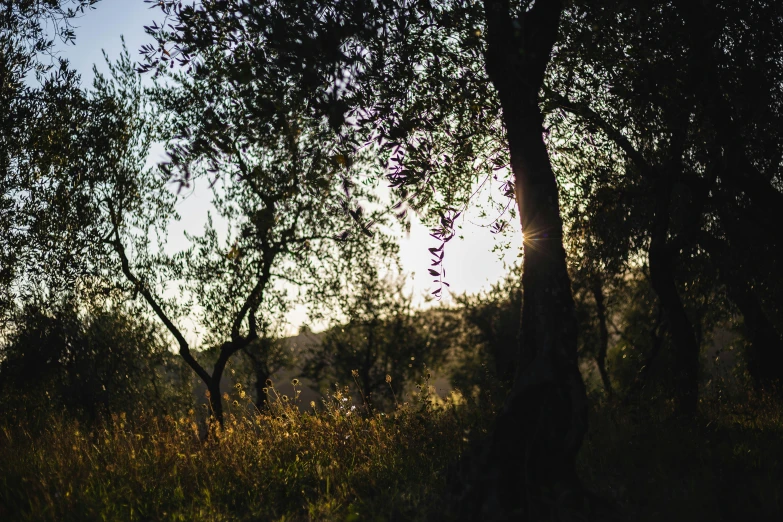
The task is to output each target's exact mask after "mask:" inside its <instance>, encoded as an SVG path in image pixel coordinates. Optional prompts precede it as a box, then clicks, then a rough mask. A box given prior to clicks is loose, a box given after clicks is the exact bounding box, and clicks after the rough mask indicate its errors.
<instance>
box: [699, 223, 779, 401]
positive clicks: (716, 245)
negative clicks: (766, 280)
mask: <svg viewBox="0 0 783 522" xmlns="http://www.w3.org/2000/svg"><path fill="white" fill-rule="evenodd" d="M733 232H735V230H733V229H732V228H729V238H730V239H732V235H733V234H732V233H733ZM701 244H702V245H703V246H704V247H705V249H706V250H707V252H708V253H709V254H710V257H711V258H712V259H714V260H715V261H716V262H717V263H718V266H719V267H720V279H721V281H722V282H723V284H724V285H726V290H727V293H728V296H729V299H731V301H732V302H733V303H734V304H735V305H736V306H737V308H738V309H739V311H740V313H741V314H742V317H743V318H744V321H745V336H746V338H747V340H748V341H749V345H748V346H747V348H746V352H745V357H746V362H747V365H748V373H750V376H751V378H752V379H753V384H754V386H755V387H756V390H762V389H775V390H776V392H777V393H778V394H779V395H781V396H783V389H781V384H783V336H781V334H780V332H779V331H778V330H777V329H776V328H775V326H774V325H773V324H772V321H770V319H769V316H768V314H767V312H766V311H765V310H764V307H763V306H762V303H761V300H760V299H759V296H758V295H757V294H756V292H754V291H753V289H752V285H753V278H752V277H748V275H749V274H748V273H749V272H750V271H751V270H749V269H748V268H747V267H746V266H744V265H745V264H746V263H743V262H741V261H739V260H738V259H737V258H736V256H737V252H735V251H736V250H737V248H736V247H734V248H732V247H730V246H729V244H727V243H726V242H724V241H722V240H719V239H716V238H713V237H704V238H703V239H702V241H701ZM749 261H751V262H749V263H747V264H749V265H751V266H755V263H754V262H752V260H749Z"/></svg>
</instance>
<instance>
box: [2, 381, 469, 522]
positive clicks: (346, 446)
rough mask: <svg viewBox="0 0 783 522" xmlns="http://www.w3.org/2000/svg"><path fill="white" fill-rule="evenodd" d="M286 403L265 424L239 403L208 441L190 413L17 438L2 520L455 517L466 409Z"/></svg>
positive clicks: (272, 408) (8, 436)
mask: <svg viewBox="0 0 783 522" xmlns="http://www.w3.org/2000/svg"><path fill="white" fill-rule="evenodd" d="M269 392H270V394H271V395H273V398H274V396H275V395H276V392H275V390H274V389H270V390H269ZM425 395H426V394H425ZM279 399H280V400H273V401H272V400H270V401H269V403H268V404H269V405H268V407H267V408H265V409H264V411H262V412H259V411H257V410H255V408H254V407H252V405H251V404H250V403H249V401H248V400H247V397H246V396H245V394H244V393H243V392H242V390H238V393H237V397H236V399H234V400H229V401H228V406H229V411H228V413H227V415H226V420H225V423H224V426H223V427H222V428H221V427H219V426H218V425H216V424H213V425H211V426H210V428H209V429H210V430H211V431H212V432H213V433H212V434H211V436H210V437H206V438H205V437H204V436H203V435H204V433H203V432H202V431H203V428H200V426H199V423H198V421H197V419H196V415H195V412H193V411H191V412H189V414H188V415H185V416H183V417H181V418H172V417H163V418H161V417H155V416H148V415H144V414H140V415H138V416H137V417H136V418H134V419H130V418H128V417H126V416H124V415H120V416H114V417H112V418H111V419H110V420H109V421H107V422H105V423H103V424H102V425H101V426H100V427H97V428H93V429H90V430H88V429H83V428H82V427H81V426H80V425H79V424H78V423H76V422H73V421H66V420H63V419H57V418H56V417H55V418H52V419H51V421H50V422H49V424H48V426H47V427H46V428H45V429H44V430H43V431H42V432H41V433H38V434H36V435H34V436H33V435H32V434H31V433H30V432H27V431H25V430H19V429H14V430H12V429H10V428H8V427H6V428H4V429H3V430H2V432H0V463H1V464H0V520H58V521H60V520H215V521H219V520H281V521H282V520H427V519H429V518H432V516H434V514H435V513H437V512H439V511H440V510H442V509H443V508H444V506H443V505H442V501H441V500H440V499H442V498H443V495H442V494H441V493H442V491H443V489H444V487H446V473H444V470H445V469H446V468H447V466H448V465H449V464H450V463H451V462H453V461H454V460H455V459H456V458H458V457H459V455H460V454H461V452H462V451H463V448H465V447H466V445H467V439H466V438H465V437H464V436H463V433H464V432H465V431H466V430H469V427H468V424H469V423H470V422H472V421H471V420H470V419H469V418H467V417H466V412H467V410H466V408H465V407H464V406H463V407H461V406H458V405H457V404H455V403H454V402H453V401H452V402H450V403H443V404H441V405H440V406H438V405H434V404H433V403H432V401H430V400H429V398H428V397H426V396H420V398H419V400H417V401H414V402H411V403H408V404H405V405H402V406H400V407H399V408H398V409H397V410H396V411H395V412H394V413H392V414H375V415H367V414H365V415H361V414H360V411H361V410H362V409H363V408H362V406H361V405H356V404H353V403H352V401H351V399H350V395H349V393H348V390H336V391H335V393H333V394H332V395H330V397H329V399H328V400H327V401H325V402H324V404H323V405H322V406H321V407H319V408H318V409H317V410H313V409H309V408H308V410H310V411H309V412H300V411H299V409H297V408H296V407H295V406H293V405H292V403H291V402H290V401H286V400H285V399H284V398H282V397H280V398H279ZM455 434H459V436H455Z"/></svg>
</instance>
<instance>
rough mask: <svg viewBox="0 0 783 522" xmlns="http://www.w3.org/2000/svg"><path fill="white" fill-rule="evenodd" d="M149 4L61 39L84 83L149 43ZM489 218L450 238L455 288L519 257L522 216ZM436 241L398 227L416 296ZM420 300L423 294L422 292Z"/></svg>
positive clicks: (138, 3) (294, 318)
mask: <svg viewBox="0 0 783 522" xmlns="http://www.w3.org/2000/svg"><path fill="white" fill-rule="evenodd" d="M149 5H150V4H145V3H144V2H143V0H101V1H100V2H99V3H98V4H97V5H96V9H95V10H92V11H89V12H88V13H86V14H85V16H84V17H82V18H81V19H79V20H77V21H75V23H74V25H75V26H76V45H72V46H71V45H69V46H67V47H66V46H64V45H60V46H59V49H61V51H62V53H61V56H63V57H65V58H67V59H68V60H70V62H71V64H72V66H73V67H74V68H75V69H76V70H77V71H79V72H80V73H81V74H82V81H83V83H84V84H85V85H88V84H89V83H90V82H91V81H92V76H93V75H92V66H93V64H96V65H97V66H98V69H101V70H105V64H104V59H103V55H102V50H105V51H106V53H107V54H108V55H109V58H110V59H116V58H117V57H118V56H119V54H120V53H121V51H122V42H121V39H120V37H121V35H124V36H125V41H126V44H127V46H128V50H129V51H130V55H131V58H132V59H137V58H138V56H139V55H138V49H139V48H140V47H141V45H143V44H145V43H151V42H150V39H149V37H147V35H146V34H145V33H144V26H145V25H150V24H151V23H152V21H153V20H157V21H158V22H159V23H160V21H161V15H160V11H159V10H158V9H150V8H149ZM208 190H209V189H208V188H207V187H206V186H201V187H199V186H197V187H196V189H195V191H194V193H193V194H191V195H190V196H189V197H187V198H186V199H185V198H183V199H182V201H180V203H179V204H178V209H179V212H180V214H181V216H182V220H181V221H180V223H178V224H177V225H176V226H174V227H172V230H171V233H170V235H169V247H170V248H171V250H172V251H176V250H180V249H182V248H184V247H185V245H186V242H185V238H184V235H183V232H184V230H189V231H193V232H195V231H198V230H199V228H201V227H203V224H204V222H205V220H206V213H207V211H208V209H209V201H210V197H209V192H208ZM488 221H491V219H490V220H487V219H480V218H478V217H477V216H476V215H475V214H474V215H471V214H468V216H467V218H466V219H464V220H463V219H460V220H459V223H461V224H462V229H461V230H460V232H459V233H460V234H461V235H463V236H464V239H462V240H460V239H458V238H455V239H454V240H452V241H451V242H450V243H449V244H448V246H447V251H446V257H445V262H444V267H445V269H446V275H447V279H446V280H447V282H448V283H449V284H450V285H451V292H453V293H454V294H461V293H463V292H469V293H475V292H478V291H480V290H482V289H485V288H488V287H489V286H490V285H491V284H492V283H494V282H496V281H498V280H499V279H501V278H502V277H503V276H504V275H505V273H506V269H505V268H504V265H505V266H510V265H511V264H512V263H513V262H514V261H515V259H516V258H517V255H518V253H519V248H520V246H521V243H522V241H521V234H520V233H519V223H518V221H514V222H512V223H510V225H511V226H512V227H513V228H512V229H511V230H510V232H509V233H508V234H507V237H505V238H503V237H500V238H498V237H496V236H494V235H493V234H491V233H490V232H489V230H488V229H487V228H481V227H479V226H476V225H474V224H471V222H473V223H487V222H488ZM510 228H511V227H510ZM503 241H510V244H511V248H509V249H507V250H506V251H505V252H504V253H503V254H499V253H495V252H492V250H493V247H495V246H496V245H497V244H498V243H500V242H503ZM433 246H438V243H437V242H436V241H435V240H434V239H432V238H431V237H430V236H429V231H428V229H427V228H425V227H424V226H422V225H421V224H420V223H419V222H418V221H414V223H413V226H412V228H411V233H410V236H409V237H405V236H404V234H402V233H400V254H401V260H402V265H403V269H404V271H405V272H406V273H409V274H413V273H415V276H413V277H411V279H410V281H411V285H412V288H413V290H414V293H415V294H416V295H417V296H423V295H426V294H428V293H429V291H431V290H432V289H433V288H434V287H431V285H432V283H431V279H432V278H431V277H429V275H428V274H427V269H428V268H429V265H430V255H429V252H428V251H427V248H429V247H433ZM449 300H450V296H449V295H448V294H445V295H444V301H446V302H448V301H449ZM418 302H419V303H421V302H423V300H422V299H421V298H419V300H418ZM306 320H307V317H306V313H305V311H304V310H303V309H297V310H295V311H294V312H292V313H291V314H290V315H289V317H288V322H289V323H290V327H289V332H293V331H295V330H296V329H297V328H298V327H299V325H301V324H302V323H304V322H306Z"/></svg>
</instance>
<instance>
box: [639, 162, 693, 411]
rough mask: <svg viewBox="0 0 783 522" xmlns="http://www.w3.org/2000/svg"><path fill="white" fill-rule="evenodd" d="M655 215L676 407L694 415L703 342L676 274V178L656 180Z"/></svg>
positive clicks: (656, 281)
mask: <svg viewBox="0 0 783 522" xmlns="http://www.w3.org/2000/svg"><path fill="white" fill-rule="evenodd" d="M655 185H656V186H655V216H654V221H653V227H652V234H651V238H650V251H649V262H650V280H651V282H652V287H653V290H655V293H656V294H657V295H658V299H659V300H660V305H661V308H662V309H663V311H664V314H665V315H666V318H667V322H668V325H669V332H670V333H671V336H672V344H673V345H674V365H675V367H674V376H675V388H676V389H675V394H676V395H675V401H676V402H675V408H676V410H677V413H678V414H680V415H684V416H693V415H695V414H696V411H697V409H698V400H699V343H698V341H697V340H696V334H695V332H694V330H693V326H692V324H691V321H690V319H689V318H688V315H687V313H686V311H685V306H684V304H683V302H682V300H681V299H680V295H679V293H678V292H677V283H676V281H675V278H674V259H673V258H674V253H673V252H672V248H671V245H670V244H669V242H668V239H667V237H668V234H669V212H670V201H671V195H672V187H673V184H672V180H671V178H670V177H669V176H668V175H666V174H661V175H660V177H659V178H658V179H656V182H655Z"/></svg>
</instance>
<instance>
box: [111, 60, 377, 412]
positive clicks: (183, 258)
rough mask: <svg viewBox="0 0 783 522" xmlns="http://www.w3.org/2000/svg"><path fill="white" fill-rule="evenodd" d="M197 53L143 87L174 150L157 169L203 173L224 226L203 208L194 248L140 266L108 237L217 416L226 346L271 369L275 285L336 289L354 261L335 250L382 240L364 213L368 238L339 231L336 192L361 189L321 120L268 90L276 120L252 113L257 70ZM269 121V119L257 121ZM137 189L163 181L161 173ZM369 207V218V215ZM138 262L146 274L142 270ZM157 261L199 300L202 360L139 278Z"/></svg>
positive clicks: (187, 179)
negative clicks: (243, 71) (208, 358)
mask: <svg viewBox="0 0 783 522" xmlns="http://www.w3.org/2000/svg"><path fill="white" fill-rule="evenodd" d="M236 55H237V56H239V55H241V52H239V51H237V53H236ZM200 59H201V60H203V62H202V63H201V64H200V65H199V67H198V71H197V72H196V73H195V74H194V75H192V76H185V75H177V74H174V75H172V76H170V77H169V78H168V83H167V84H166V85H165V86H160V87H158V88H156V89H155V90H154V92H152V93H151V100H152V101H153V102H154V103H155V110H157V111H159V112H158V114H160V115H161V116H162V117H163V119H164V122H165V124H164V125H163V127H162V128H161V129H160V130H159V134H158V135H159V136H163V137H165V139H166V140H168V141H167V143H168V146H169V149H170V150H171V156H172V161H171V163H170V164H166V165H164V166H163V171H164V172H165V173H166V176H167V177H169V179H170V177H171V176H175V179H176V180H177V181H179V183H180V186H179V189H180V190H183V189H189V188H190V186H191V184H192V183H196V182H197V181H198V180H199V179H204V180H205V182H208V183H209V188H210V189H211V190H212V196H213V199H212V201H213V207H214V211H215V215H216V216H217V217H219V218H220V220H221V221H222V222H223V223H225V226H226V228H227V229H228V233H227V235H226V237H225V238H221V237H220V234H219V232H218V230H217V227H216V226H215V224H214V222H213V218H212V216H210V219H209V220H208V222H207V226H206V229H205V231H204V234H203V235H192V236H190V239H191V241H192V244H193V246H192V247H191V249H189V250H187V251H185V252H182V253H179V254H177V255H176V256H174V257H173V258H165V257H163V258H160V259H158V260H155V259H152V258H151V261H153V262H152V263H151V264H148V265H147V266H144V265H142V266H141V267H139V265H138V263H137V266H136V267H134V266H133V265H132V263H131V259H130V257H129V256H128V254H127V252H126V249H125V246H124V244H123V241H122V239H121V238H120V237H119V235H118V234H117V233H115V234H114V237H113V238H112V239H110V240H109V241H108V243H109V244H110V245H111V247H112V248H113V249H114V252H115V253H116V255H117V256H118V257H119V259H120V262H121V266H122V271H123V274H124V275H125V277H126V279H127V280H128V281H129V282H130V283H131V284H132V285H133V286H134V288H135V289H136V290H137V291H138V292H139V293H140V294H141V295H142V297H143V298H144V300H145V301H146V302H147V303H148V305H149V306H150V307H151V308H152V310H153V311H154V312H155V314H156V315H157V316H158V317H159V318H160V319H161V321H162V322H163V323H164V324H165V326H166V327H167V328H168V330H169V331H170V332H171V333H172V335H173V336H174V337H175V339H176V340H177V342H178V344H179V351H180V355H182V357H183V358H184V359H185V361H186V362H187V364H188V365H189V366H190V367H191V368H192V369H193V370H194V372H196V374H197V375H198V376H199V377H200V378H201V379H202V380H203V381H204V382H205V384H206V385H207V388H208V391H209V396H210V403H211V406H212V410H213V412H214V415H215V417H216V418H217V419H218V420H220V421H222V397H221V391H220V383H221V380H222V376H223V372H224V370H225V367H226V364H227V362H228V360H229V358H230V357H232V356H233V355H234V354H236V353H237V352H239V351H243V352H245V353H246V354H248V356H250V357H251V358H253V360H254V365H255V367H256V379H257V381H258V382H261V383H263V382H264V381H265V380H266V378H267V377H269V376H270V375H271V373H272V370H273V369H272V368H271V366H272V365H273V360H272V359H273V355H274V353H273V350H272V347H273V341H274V339H273V333H274V332H273V331H272V326H273V325H274V324H275V323H276V322H277V321H279V316H280V315H282V314H283V313H285V311H286V310H287V307H288V304H289V303H290V301H291V298H290V297H289V296H288V293H289V290H288V289H286V288H285V287H284V286H283V285H293V287H294V288H297V287H298V288H299V289H300V291H309V293H308V296H309V297H308V298H309V299H317V298H318V294H319V293H322V294H327V295H328V294H330V293H334V292H335V291H336V290H335V289H336V288H337V285H338V284H339V281H340V279H341V277H344V275H345V274H347V273H349V272H350V270H351V267H350V266H349V263H348V262H346V263H343V262H342V261H341V259H349V258H350V256H348V255H346V256H342V255H343V253H348V252H350V253H351V255H354V256H356V255H360V252H362V251H366V250H367V249H371V248H378V249H383V248H385V245H387V244H388V243H387V242H386V239H384V236H383V234H381V233H374V232H371V231H370V230H369V225H367V224H365V226H366V227H367V228H366V229H364V235H365V237H366V236H369V237H371V238H372V241H370V242H365V241H361V242H359V241H357V239H358V238H357V237H347V236H346V235H340V231H341V230H343V229H345V227H346V226H347V222H346V219H350V218H349V217H348V216H347V215H346V214H345V213H344V212H343V210H342V209H341V208H340V204H342V205H343V206H346V207H347V206H348V205H349V204H350V198H351V197H352V196H353V195H354V194H357V195H359V194H362V189H361V187H352V184H351V183H350V182H349V181H348V180H347V178H345V176H344V175H341V174H340V172H341V171H343V170H345V169H350V168H355V167H351V166H350V165H347V161H346V160H345V158H344V157H342V156H341V155H340V154H339V151H337V150H336V149H335V148H334V147H333V146H330V145H329V144H328V143H326V142H324V141H323V137H324V136H325V134H324V132H323V123H322V122H321V121H320V120H315V119H313V118H310V117H308V116H307V115H306V114H303V113H302V111H301V109H299V108H298V107H297V106H296V105H295V104H294V102H292V101H291V100H288V99H287V98H286V97H285V96H283V97H282V98H271V99H267V100H266V101H267V102H268V105H269V107H273V108H274V109H269V110H270V111H271V112H270V113H264V115H265V116H270V117H271V116H272V115H273V116H274V117H275V118H276V119H275V120H274V121H273V122H271V123H270V122H269V120H264V119H260V120H254V119H253V118H254V115H253V112H252V111H253V110H255V109H254V107H255V105H252V103H253V102H255V101H256V100H255V99H254V98H253V97H252V94H253V93H256V92H264V91H263V87H264V85H263V82H256V80H255V78H254V77H245V78H243V79H241V81H240V80H238V79H237V78H236V77H235V76H234V75H235V74H237V70H236V69H235V68H232V67H229V66H228V64H227V63H225V60H226V59H227V58H226V56H224V55H223V54H221V53H220V52H217V50H209V49H208V50H205V52H204V53H203V54H202V55H200ZM228 59H229V60H230V59H232V58H228ZM125 65H127V64H125ZM278 94H279V93H278ZM281 96H282V94H281ZM264 107H266V106H264ZM267 108H268V107H267ZM264 110H265V109H264ZM253 121H258V125H257V126H256V125H252V122H253ZM267 123H268V124H269V125H270V126H269V127H268V128H264V127H263V125H266V124H267ZM125 176H127V177H128V178H132V177H133V176H137V174H134V173H133V172H127V173H126V174H125ZM146 190H152V191H161V190H165V189H164V188H163V186H162V184H160V183H159V186H158V187H151V188H147V189H146ZM108 205H109V214H110V218H111V222H112V226H113V228H114V230H115V232H116V231H118V230H119V227H121V226H123V224H122V219H123V218H122V216H120V214H119V213H118V212H117V211H116V210H115V208H119V205H118V204H117V203H115V202H114V201H112V200H109V201H108ZM167 210H168V211H171V209H170V208H168V209H167V208H165V207H160V208H159V209H158V210H157V212H158V214H157V215H158V218H156V219H159V220H162V221H164V222H165V221H166V220H167V219H168V218H167V216H166V215H165V212H166V211H167ZM360 210H361V209H359V210H357V211H356V212H359V211H360ZM367 219H371V220H373V221H375V220H374V219H373V218H372V215H368V217H367ZM147 238H149V235H148V236H147ZM141 240H142V241H143V240H144V239H143V238H142V239H141ZM148 241H149V239H148ZM138 248H139V247H138V246H137V249H138ZM142 249H148V245H143V246H142ZM341 256H342V257H341ZM138 268H141V269H142V270H144V271H146V274H144V273H142V275H139V272H138ZM162 270H168V271H170V274H171V275H170V276H171V277H173V278H175V279H181V280H182V281H183V283H182V287H181V288H182V292H183V293H182V295H183V296H185V297H189V298H191V299H192V301H193V304H194V305H195V306H196V307H197V310H199V312H200V324H202V325H203V326H204V327H205V328H206V335H205V340H206V342H207V343H211V344H213V345H214V346H216V347H218V356H217V359H216V361H215V363H214V365H213V367H212V370H211V372H209V371H207V369H206V368H204V367H203V366H202V365H201V364H200V363H199V362H198V361H197V360H196V359H195V358H194V357H193V356H192V355H191V354H190V344H189V342H188V341H187V339H186V337H185V335H184V334H183V332H182V330H181V329H180V328H179V327H178V326H177V325H176V324H175V322H174V321H173V320H172V311H173V310H175V307H173V306H171V304H169V305H168V306H165V304H164V303H163V302H162V301H161V298H160V293H159V292H158V291H156V290H155V288H154V287H153V286H152V285H151V284H150V282H148V281H149V279H148V278H149V277H151V276H156V275H157V276H158V277H160V275H161V274H162V273H163V272H162ZM263 373H266V375H262V374H263Z"/></svg>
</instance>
